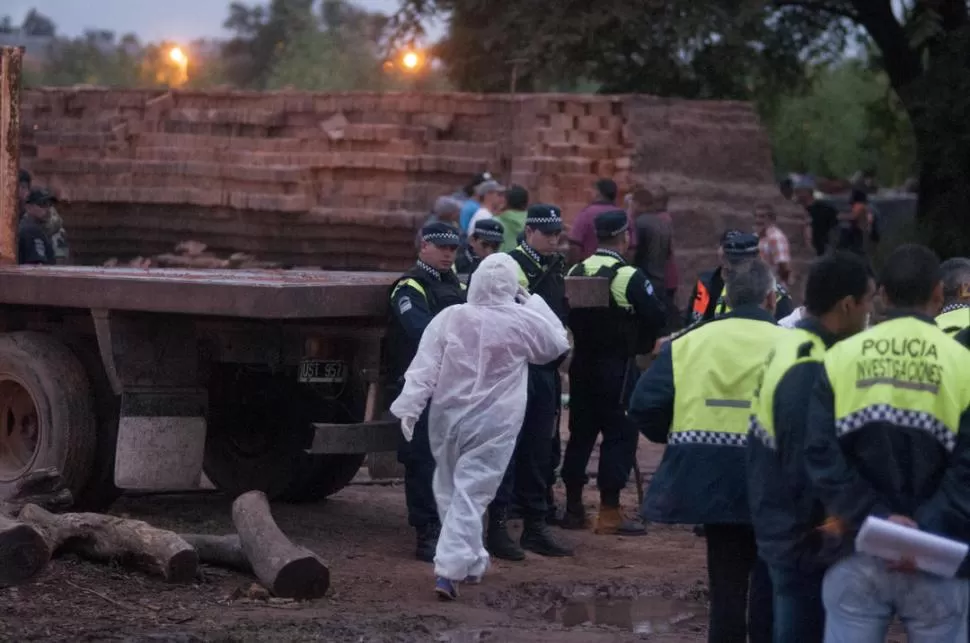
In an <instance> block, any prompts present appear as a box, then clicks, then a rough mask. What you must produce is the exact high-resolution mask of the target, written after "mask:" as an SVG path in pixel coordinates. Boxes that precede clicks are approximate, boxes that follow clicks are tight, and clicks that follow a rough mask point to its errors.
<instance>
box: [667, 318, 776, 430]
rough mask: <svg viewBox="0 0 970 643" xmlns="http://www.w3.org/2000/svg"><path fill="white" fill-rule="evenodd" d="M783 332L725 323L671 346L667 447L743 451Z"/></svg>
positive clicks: (760, 324) (751, 323)
mask: <svg viewBox="0 0 970 643" xmlns="http://www.w3.org/2000/svg"><path fill="white" fill-rule="evenodd" d="M788 332H789V331H788V330H786V329H784V328H779V327H778V326H776V325H774V324H772V323H770V322H764V321H758V320H753V319H743V318H730V319H721V320H718V321H716V322H712V323H709V324H705V325H703V326H700V327H698V328H697V329H696V330H694V331H692V332H690V333H687V334H685V335H683V336H681V337H679V338H677V339H676V340H674V341H673V343H672V344H671V357H672V359H673V367H674V391H675V394H674V418H673V422H672V424H671V428H670V436H669V437H668V439H667V444H715V445H721V446H744V445H745V444H746V443H747V431H748V422H749V418H750V415H751V399H752V397H753V395H754V392H755V389H756V388H757V385H758V378H759V376H760V373H761V370H762V367H763V366H764V362H765V359H766V358H767V356H768V353H769V352H770V351H771V350H772V349H773V348H774V346H775V344H777V343H778V341H779V340H780V339H781V338H782V337H783V336H785V335H786V334H787V333H788Z"/></svg>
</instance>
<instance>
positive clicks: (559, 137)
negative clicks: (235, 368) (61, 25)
mask: <svg viewBox="0 0 970 643" xmlns="http://www.w3.org/2000/svg"><path fill="white" fill-rule="evenodd" d="M21 123H22V145H23V148H22V151H23V160H22V162H23V165H24V166H25V167H26V168H27V169H29V170H30V171H31V172H33V173H34V175H35V177H36V180H37V181H38V182H39V183H41V184H46V185H49V186H50V187H52V188H53V189H55V190H56V191H57V192H58V193H59V195H60V196H61V197H63V198H64V199H65V200H66V201H68V203H66V204H65V205H64V206H63V207H62V208H60V211H61V212H62V214H63V215H64V218H65V222H66V225H67V228H68V231H69V234H70V239H71V244H72V251H73V253H74V256H75V257H76V258H77V259H78V260H80V261H81V262H85V263H95V262H101V261H103V260H105V259H107V258H109V257H120V258H127V257H133V256H136V255H150V254H156V253H160V252H165V251H168V250H170V249H171V248H172V247H173V246H174V245H175V244H176V243H177V242H179V241H182V240H184V239H188V238H192V239H197V240H199V241H202V242H203V243H206V244H207V245H209V246H210V247H211V248H212V249H213V250H214V251H217V252H220V253H221V252H233V251H243V252H248V253H252V254H254V255H257V256H258V257H260V258H263V259H267V260H276V261H283V262H286V263H291V264H295V265H303V266H321V267H325V268H350V269H387V270H398V269H401V268H403V267H405V266H407V265H408V264H409V263H410V262H411V260H412V252H413V246H412V245H411V242H412V240H413V235H414V231H415V229H416V227H417V226H418V225H419V224H420V222H421V221H422V220H423V219H424V217H425V216H426V213H427V211H428V208H429V206H430V204H431V203H432V202H433V200H434V198H435V197H437V196H439V195H441V194H448V193H451V192H453V191H455V190H456V189H458V188H459V187H460V186H462V185H464V184H465V183H466V182H467V181H468V179H469V178H470V177H471V176H472V175H473V174H474V173H476V172H480V171H484V170H489V171H491V172H492V173H493V174H495V175H497V176H498V177H499V178H500V179H501V180H503V181H506V182H514V183H519V184H521V185H524V186H525V187H526V188H528V189H529V191H530V193H531V195H532V200H533V201H545V202H550V203H556V204H558V205H560V206H561V207H562V208H563V209H564V212H565V213H566V216H567V220H569V219H571V218H572V217H573V216H575V214H576V212H578V211H579V210H580V209H581V208H582V207H583V206H584V205H585V203H586V201H587V200H588V198H589V190H590V186H591V184H592V183H593V181H594V180H595V179H596V178H597V177H600V176H605V177H612V178H614V179H615V180H616V181H617V182H618V183H619V184H620V186H621V189H625V188H627V187H629V186H630V185H632V184H633V183H634V182H644V183H647V184H653V183H662V184H664V185H665V186H666V187H667V189H668V190H669V191H670V193H671V196H672V210H673V213H674V215H675V217H676V218H677V235H678V238H677V243H678V246H679V247H680V249H681V251H682V252H681V253H680V254H679V257H680V258H681V261H682V264H683V266H682V267H683V269H684V270H685V271H686V272H687V273H690V272H693V270H694V269H695V268H696V267H698V266H701V265H706V263H709V262H710V259H711V256H712V252H711V250H712V248H713V244H714V243H715V241H716V237H717V235H718V234H719V232H720V229H721V228H722V227H723V226H724V225H725V223H727V222H733V223H737V224H743V225H744V226H745V227H747V226H749V225H750V222H749V221H745V220H744V219H745V217H747V216H749V213H750V210H751V205H753V202H754V201H755V200H774V201H775V203H776V205H778V206H779V207H780V208H782V209H783V208H784V204H782V203H781V200H780V198H779V197H777V196H776V194H777V191H776V190H774V188H773V186H772V177H771V163H770V153H769V149H768V145H767V141H766V139H765V136H764V134H763V132H762V131H761V129H760V127H759V125H758V123H757V120H756V118H755V116H754V114H753V112H752V111H751V109H750V107H749V106H747V105H744V104H738V103H691V102H687V101H667V100H658V99H653V98H649V97H638V96H583V95H574V94H570V95H547V94H532V95H516V96H480V95H473V94H368V93H344V94H308V93H250V92H204V93H203V92H192V91H180V92H167V93H160V92H157V91H123V90H104V89H38V90H30V91H26V92H24V94H23V112H22V120H21ZM786 226H787V227H789V228H790V227H791V226H790V222H788V221H786ZM705 262H706V263H705Z"/></svg>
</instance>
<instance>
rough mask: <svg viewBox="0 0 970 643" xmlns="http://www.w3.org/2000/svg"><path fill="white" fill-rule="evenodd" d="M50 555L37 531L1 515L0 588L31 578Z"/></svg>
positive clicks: (42, 537) (45, 563) (48, 547)
mask: <svg viewBox="0 0 970 643" xmlns="http://www.w3.org/2000/svg"><path fill="white" fill-rule="evenodd" d="M50 558H51V549H50V546H49V545H48V544H47V541H46V540H45V539H44V536H43V535H41V534H40V532H38V531H37V530H36V529H34V528H33V527H31V526H30V525H25V524H24V523H22V522H18V521H16V520H14V519H13V518H10V517H8V516H4V515H2V514H0V587H9V586H11V585H19V584H20V583H23V582H24V581H26V580H29V579H31V578H33V577H34V576H36V575H37V574H39V573H40V572H41V570H42V569H44V567H45V566H46V565H47V561H49V560H50Z"/></svg>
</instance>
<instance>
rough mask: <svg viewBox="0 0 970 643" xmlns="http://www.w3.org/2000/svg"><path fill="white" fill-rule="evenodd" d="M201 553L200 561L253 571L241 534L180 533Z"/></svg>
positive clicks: (247, 571) (183, 538)
mask: <svg viewBox="0 0 970 643" xmlns="http://www.w3.org/2000/svg"><path fill="white" fill-rule="evenodd" d="M179 536H181V537H182V540H184V541H185V542H187V543H188V544H190V545H191V546H192V547H193V548H194V549H195V551H196V553H197V554H198V555H199V562H200V563H205V564H207V565H216V566H218V567H227V568H229V569H235V570H238V571H241V572H246V573H249V574H251V573H253V566H252V565H251V564H250V562H249V559H248V558H246V554H245V553H243V550H242V544H241V543H240V542H239V536H235V535H232V536H209V535H206V534H179Z"/></svg>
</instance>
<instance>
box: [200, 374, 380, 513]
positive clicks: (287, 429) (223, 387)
mask: <svg viewBox="0 0 970 643" xmlns="http://www.w3.org/2000/svg"><path fill="white" fill-rule="evenodd" d="M348 415H349V414H348V413H347V412H345V411H344V410H343V407H342V406H341V405H340V404H336V403H329V402H328V401H325V400H321V399H320V398H318V397H316V396H315V395H314V394H313V392H312V391H310V390H309V389H307V388H304V387H301V386H299V385H298V384H297V383H296V382H295V381H294V378H293V377H291V376H286V375H280V374H271V373H264V372H258V371H249V370H245V369H241V368H238V367H233V366H228V367H227V366H221V367H220V366H216V367H214V370H213V373H212V377H211V380H210V385H209V417H208V430H207V434H206V444H205V473H206V475H207V476H208V477H209V479H210V480H211V481H212V483H213V484H215V485H216V486H217V487H218V488H219V489H221V490H223V491H225V492H227V493H229V494H231V495H233V496H236V495H239V494H242V493H245V492H247V491H251V490H253V489H259V490H260V491H263V492H265V493H266V494H267V495H268V496H269V497H270V498H271V499H277V500H285V501H289V502H305V501H309V500H316V499H321V498H325V497H326V496H328V495H330V494H333V493H336V492H337V491H339V490H340V489H342V488H343V487H345V486H346V485H347V484H348V483H349V482H350V481H351V480H352V479H353V477H354V475H356V473H357V471H358V469H360V465H361V463H362V462H363V460H364V455H363V454H350V455H344V454H321V455H310V454H307V453H306V452H305V451H304V449H306V448H307V447H308V446H309V445H310V442H311V441H312V438H313V428H312V423H313V422H314V421H348V420H346V419H343V420H338V419H336V418H338V417H339V418H346V417H347V416H348Z"/></svg>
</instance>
